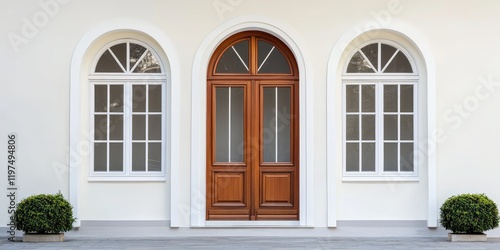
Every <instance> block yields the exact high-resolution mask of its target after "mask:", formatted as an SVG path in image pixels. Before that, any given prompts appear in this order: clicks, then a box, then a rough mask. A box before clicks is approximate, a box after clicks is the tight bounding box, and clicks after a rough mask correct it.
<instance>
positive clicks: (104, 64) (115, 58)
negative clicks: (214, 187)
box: [90, 40, 166, 180]
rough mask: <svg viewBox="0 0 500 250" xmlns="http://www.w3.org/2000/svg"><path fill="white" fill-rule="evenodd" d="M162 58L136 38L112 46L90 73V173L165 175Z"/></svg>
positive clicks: (105, 174)
mask: <svg viewBox="0 0 500 250" xmlns="http://www.w3.org/2000/svg"><path fill="white" fill-rule="evenodd" d="M110 56H111V58H110ZM158 58H159V57H158V56H157V55H156V54H155V52H154V50H152V49H151V48H149V47H148V46H147V45H145V44H143V43H141V42H139V41H135V40H122V41H117V42H115V43H113V44H111V45H108V47H106V49H104V50H103V52H102V53H101V54H100V56H99V57H98V59H97V62H96V64H95V68H94V72H95V73H94V74H91V75H90V78H91V82H90V84H91V90H92V91H91V98H92V101H91V104H92V107H91V128H92V131H93V133H92V137H91V138H92V139H91V144H92V147H91V149H92V152H91V158H92V160H91V163H92V167H91V170H90V175H91V176H93V177H124V176H130V177H134V176H135V177H141V176H142V177H146V178H147V177H164V175H165V174H164V172H165V166H164V165H165V164H164V163H165V156H164V155H165V154H164V152H165V138H166V134H165V129H164V127H165V124H166V123H165V117H166V114H165V108H164V106H165V104H166V100H165V96H166V94H165V91H166V89H165V86H164V85H165V82H164V78H165V76H164V75H163V74H159V73H161V72H163V70H162V67H161V63H160V61H159V60H158ZM118 68H119V69H120V71H117V69H118ZM110 73H112V74H110ZM144 180H147V179H144Z"/></svg>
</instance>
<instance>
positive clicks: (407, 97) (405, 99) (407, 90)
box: [400, 85, 413, 112]
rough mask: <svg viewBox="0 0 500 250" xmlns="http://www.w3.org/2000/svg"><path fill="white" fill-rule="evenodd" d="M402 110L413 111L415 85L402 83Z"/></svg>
mask: <svg viewBox="0 0 500 250" xmlns="http://www.w3.org/2000/svg"><path fill="white" fill-rule="evenodd" d="M400 101H401V112H413V85H401V100H400Z"/></svg>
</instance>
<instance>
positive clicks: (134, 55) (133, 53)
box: [129, 43, 146, 70]
mask: <svg viewBox="0 0 500 250" xmlns="http://www.w3.org/2000/svg"><path fill="white" fill-rule="evenodd" d="M144 52H146V48H144V46H142V45H139V44H135V43H130V65H129V70H132V68H133V67H134V65H135V64H137V62H138V61H139V59H140V58H141V56H142V55H143V54H144Z"/></svg>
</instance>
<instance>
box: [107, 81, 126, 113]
mask: <svg viewBox="0 0 500 250" xmlns="http://www.w3.org/2000/svg"><path fill="white" fill-rule="evenodd" d="M109 110H110V111H111V112H123V85H111V86H109Z"/></svg>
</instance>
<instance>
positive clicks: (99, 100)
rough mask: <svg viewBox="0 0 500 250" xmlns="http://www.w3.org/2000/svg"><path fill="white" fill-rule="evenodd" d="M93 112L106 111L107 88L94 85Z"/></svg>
mask: <svg viewBox="0 0 500 250" xmlns="http://www.w3.org/2000/svg"><path fill="white" fill-rule="evenodd" d="M94 111H95V112H106V111H108V86H107V85H95V86H94Z"/></svg>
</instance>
